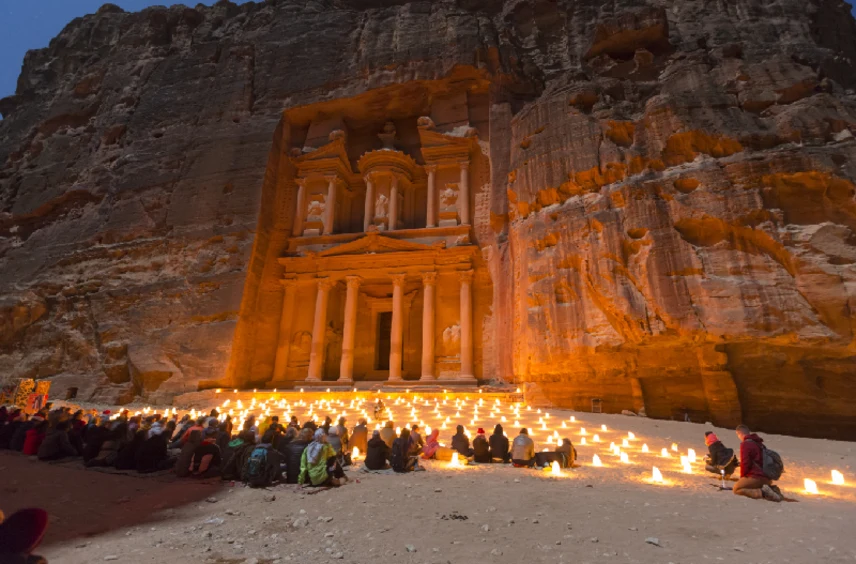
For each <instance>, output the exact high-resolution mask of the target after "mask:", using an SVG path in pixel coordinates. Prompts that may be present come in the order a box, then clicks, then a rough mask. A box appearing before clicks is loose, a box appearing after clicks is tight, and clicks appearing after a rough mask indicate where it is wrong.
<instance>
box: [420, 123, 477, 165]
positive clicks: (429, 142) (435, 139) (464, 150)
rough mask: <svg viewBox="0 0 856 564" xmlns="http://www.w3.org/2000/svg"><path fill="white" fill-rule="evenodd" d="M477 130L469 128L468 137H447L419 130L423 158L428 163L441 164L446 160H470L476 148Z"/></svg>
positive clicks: (426, 129)
mask: <svg viewBox="0 0 856 564" xmlns="http://www.w3.org/2000/svg"><path fill="white" fill-rule="evenodd" d="M474 131H475V130H474V129H472V128H469V130H467V133H468V136H466V137H460V136H457V135H446V134H443V133H439V132H437V131H433V130H431V129H428V128H420V129H419V140H420V143H421V144H422V156H423V157H424V158H425V162H426V163H429V164H431V163H439V162H442V161H444V160H458V161H461V160H468V159H469V154H470V152H471V151H472V150H473V148H474V146H475V141H476V137H475V136H474V135H472V132H474Z"/></svg>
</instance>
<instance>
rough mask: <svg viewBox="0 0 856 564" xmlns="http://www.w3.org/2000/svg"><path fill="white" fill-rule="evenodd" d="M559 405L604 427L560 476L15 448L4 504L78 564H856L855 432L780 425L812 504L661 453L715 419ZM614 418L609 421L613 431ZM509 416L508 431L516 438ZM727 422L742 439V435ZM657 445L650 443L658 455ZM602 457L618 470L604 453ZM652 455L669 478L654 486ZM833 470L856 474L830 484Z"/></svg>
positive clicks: (790, 465)
mask: <svg viewBox="0 0 856 564" xmlns="http://www.w3.org/2000/svg"><path fill="white" fill-rule="evenodd" d="M550 414H551V418H555V419H553V420H552V421H554V422H557V421H568V420H569V417H570V415H574V416H576V418H577V422H576V424H575V425H574V426H573V428H574V430H575V431H574V432H575V433H576V432H577V431H576V429H577V427H578V426H580V425H585V426H586V427H587V433H588V437H589V439H591V435H593V434H594V433H595V432H597V433H598V434H599V435H601V440H602V442H601V443H599V444H588V445H585V446H583V445H580V444H579V436H578V435H571V434H570V432H569V433H568V434H569V436H572V438H573V440H574V442H575V443H576V444H577V450H578V451H579V455H580V463H581V466H580V467H579V468H575V469H573V470H570V471H566V472H565V473H564V474H563V475H562V476H558V477H554V476H551V475H550V474H549V473H545V472H540V471H535V470H522V469H514V468H511V467H509V466H506V465H478V466H472V467H467V468H461V469H452V468H449V466H448V464H447V463H439V462H429V463H427V464H426V466H427V471H425V472H419V473H411V474H407V475H378V474H367V473H363V472H360V471H358V470H357V469H356V468H352V469H350V471H349V475H350V477H351V478H352V482H351V483H350V484H349V485H347V486H344V487H342V488H339V489H334V490H327V491H320V492H316V493H313V494H308V493H307V491H306V490H301V489H299V488H298V487H296V486H286V485H282V486H277V487H274V488H272V489H270V490H253V489H249V488H246V487H242V486H241V485H240V484H238V485H236V486H231V485H230V484H229V483H223V482H219V481H213V482H211V483H202V482H197V481H193V480H176V479H174V478H172V477H171V476H161V477H155V478H139V477H135V476H122V475H109V474H101V473H98V472H94V471H89V470H82V469H79V468H75V467H71V465H67V464H66V465H50V464H45V463H40V462H38V461H36V460H33V459H29V458H26V457H23V456H20V455H15V454H11V453H8V452H5V453H0V475H2V476H3V477H4V480H3V483H2V485H0V507H2V509H3V510H4V511H6V512H7V513H8V512H10V511H12V510H15V509H17V508H21V507H26V506H42V507H45V508H47V509H48V511H49V512H50V514H51V526H50V530H49V532H48V535H47V538H46V539H45V542H44V544H43V545H42V547H41V550H40V552H41V554H43V555H44V556H46V557H47V558H48V559H49V560H50V561H52V562H63V563H78V562H80V563H83V562H87V563H90V562H100V561H117V562H159V563H164V562H211V563H215V562H217V563H220V562H222V563H225V562H235V563H238V562H257V563H267V562H298V563H304V562H305V563H316V562H351V563H370V562H371V563H375V562H405V563H413V564H416V563H438V564H446V563H455V564H456V563H472V562H496V563H504V562H508V563H511V562H515V563H516V562H530V563H540V562H545V563H547V562H549V563H561V562H568V563H571V562H573V563H586V562H591V563H594V562H646V563H647V562H650V563H664V564H665V563H668V562H674V563H693V562H698V563H701V562H738V563H767V562H770V563H772V562H801V563H802V562H805V563H815V562H854V561H856V535H854V531H856V459H854V446H856V445H854V443H847V442H836V441H825V440H816V439H801V438H793V437H782V436H775V435H769V436H765V440H766V441H767V442H768V444H769V446H770V447H771V448H774V449H775V450H777V451H778V452H780V453H781V454H782V456H783V457H784V459H785V462H786V469H787V473H786V475H785V476H784V477H783V480H782V481H781V482H780V484H781V486H782V488H783V490H785V492H786V493H787V494H788V495H791V496H793V497H794V498H796V499H798V500H799V502H798V503H781V504H776V503H771V502H765V501H753V500H749V499H746V498H741V497H737V496H735V495H733V494H732V493H731V492H727V491H719V490H718V489H716V488H715V487H713V484H716V483H717V482H718V479H717V478H716V477H715V476H713V475H710V474H704V473H703V472H702V470H701V462H700V460H699V462H697V463H696V464H695V465H694V466H693V471H694V473H693V474H692V475H687V474H684V473H682V472H681V466H680V462H679V461H678V458H677V455H678V454H679V453H673V454H674V455H675V456H674V457H672V458H670V459H668V460H666V459H662V458H660V449H661V448H663V447H667V448H669V447H670V446H671V444H672V443H673V442H674V443H677V444H678V445H679V447H680V452H681V453H685V452H686V448H688V447H694V448H695V449H696V451H697V452H698V455H699V459H700V458H701V456H702V455H703V454H704V453H705V452H706V449H705V447H704V443H703V432H704V431H705V430H709V429H713V428H712V427H710V426H705V425H700V424H691V423H678V422H671V421H657V420H649V419H644V418H635V417H626V416H620V415H594V414H581V413H572V412H565V411H560V410H550ZM529 415H530V417H534V416H535V415H534V413H532V414H529ZM488 424H489V423H488V422H487V421H485V422H484V423H483V426H487V425H488ZM603 424H605V425H607V426H608V429H609V430H608V431H606V432H603V431H601V430H600V426H601V425H603ZM505 427H506V432H507V433H508V435H509V437H513V435H515V434H516V432H517V430H516V429H513V428H512V426H511V424H506V426H505ZM714 430H716V432H717V434H718V435H719V437H720V438H721V439H723V440H724V442H725V443H726V445H727V446H730V447H732V448H736V447H737V439H736V437H735V436H734V432H733V431H728V430H723V429H714ZM628 431H631V432H633V433H635V435H636V440H633V441H632V443H631V445H632V446H631V447H629V448H627V449H626V452H628V455H629V458H630V463H629V464H622V463H620V462H619V461H618V459H617V457H615V456H612V455H610V454H609V453H608V448H607V447H608V445H609V442H619V443H620V441H621V439H622V438H624V437H626V436H627V432H628ZM451 434H452V431H451V430H449V431H444V432H443V434H442V435H441V438H445V439H446V440H447V441H448V439H449V437H450V436H451ZM447 435H448V436H447ZM544 435H545V436H546V433H544ZM542 439H543V437H542ZM587 442H589V443H590V440H589V441H587ZM642 444H648V446H649V449H650V451H651V452H650V453H648V454H643V453H642V452H641V450H640V449H641V445H642ZM593 454H598V455H599V456H600V457H601V458H602V460H603V462H604V466H603V467H601V468H596V467H593V466H592V465H591V460H592V455H593ZM653 465H657V466H658V467H659V468H660V469H661V470H662V472H663V475H664V478H665V480H666V482H667V483H666V484H664V485H655V484H652V483H650V481H649V480H650V476H651V467H652V466H653ZM832 469H837V470H839V471H841V472H843V473H844V476H845V479H846V480H847V484H848V485H844V486H833V485H831V483H830V471H831V470H832ZM804 478H812V479H814V480H816V482H817V484H818V488H819V490H820V494H819V495H809V494H806V493H805V492H804V491H803V488H802V484H803V479H804ZM274 498H275V499H274ZM652 539H657V540H656V542H657V545H654V544H651V543H650V542H648V541H649V540H652Z"/></svg>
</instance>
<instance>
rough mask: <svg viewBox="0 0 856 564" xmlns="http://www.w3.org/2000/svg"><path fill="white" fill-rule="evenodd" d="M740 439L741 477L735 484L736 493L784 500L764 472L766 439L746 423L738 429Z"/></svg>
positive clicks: (753, 497) (772, 499)
mask: <svg viewBox="0 0 856 564" xmlns="http://www.w3.org/2000/svg"><path fill="white" fill-rule="evenodd" d="M736 431H737V438H739V439H740V479H739V480H737V483H736V484H734V493H735V494H737V495H742V496H746V497H751V498H752V499H762V498H763V499H767V500H770V501H782V496H781V495H779V494H778V493H777V492H775V491H774V490H773V489H772V488H771V487H770V486H771V485H772V483H773V482H772V480H770V478H768V477H767V476H766V475H765V474H764V450H763V449H764V447H763V443H764V440H763V439H762V438H761V437H759V436H758V435H756V434H755V433H753V432H752V431H750V430H749V427H747V426H746V425H739V426H738V427H737V429H736Z"/></svg>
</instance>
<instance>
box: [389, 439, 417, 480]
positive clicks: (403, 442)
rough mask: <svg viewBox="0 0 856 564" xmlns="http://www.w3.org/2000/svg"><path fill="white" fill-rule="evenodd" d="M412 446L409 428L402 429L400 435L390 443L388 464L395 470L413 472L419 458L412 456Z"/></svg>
mask: <svg viewBox="0 0 856 564" xmlns="http://www.w3.org/2000/svg"><path fill="white" fill-rule="evenodd" d="M414 446H415V445H414V441H412V440H411V436H410V430H409V429H402V430H401V436H400V437H398V438H397V439H395V441H394V442H393V443H392V452H391V456H390V465H391V466H392V469H393V470H394V471H395V472H413V471H414V470H415V469H416V465H417V461H418V460H419V458H418V457H417V456H414V452H416V451H414V449H413V447H414Z"/></svg>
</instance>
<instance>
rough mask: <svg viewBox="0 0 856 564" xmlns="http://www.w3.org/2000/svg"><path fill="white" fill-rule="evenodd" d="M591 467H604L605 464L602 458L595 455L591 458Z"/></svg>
mask: <svg viewBox="0 0 856 564" xmlns="http://www.w3.org/2000/svg"><path fill="white" fill-rule="evenodd" d="M591 465H592V466H598V467H600V466H603V462H601V461H600V457H599V456H598V455H596V454H595V455H594V456H592V457H591Z"/></svg>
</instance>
